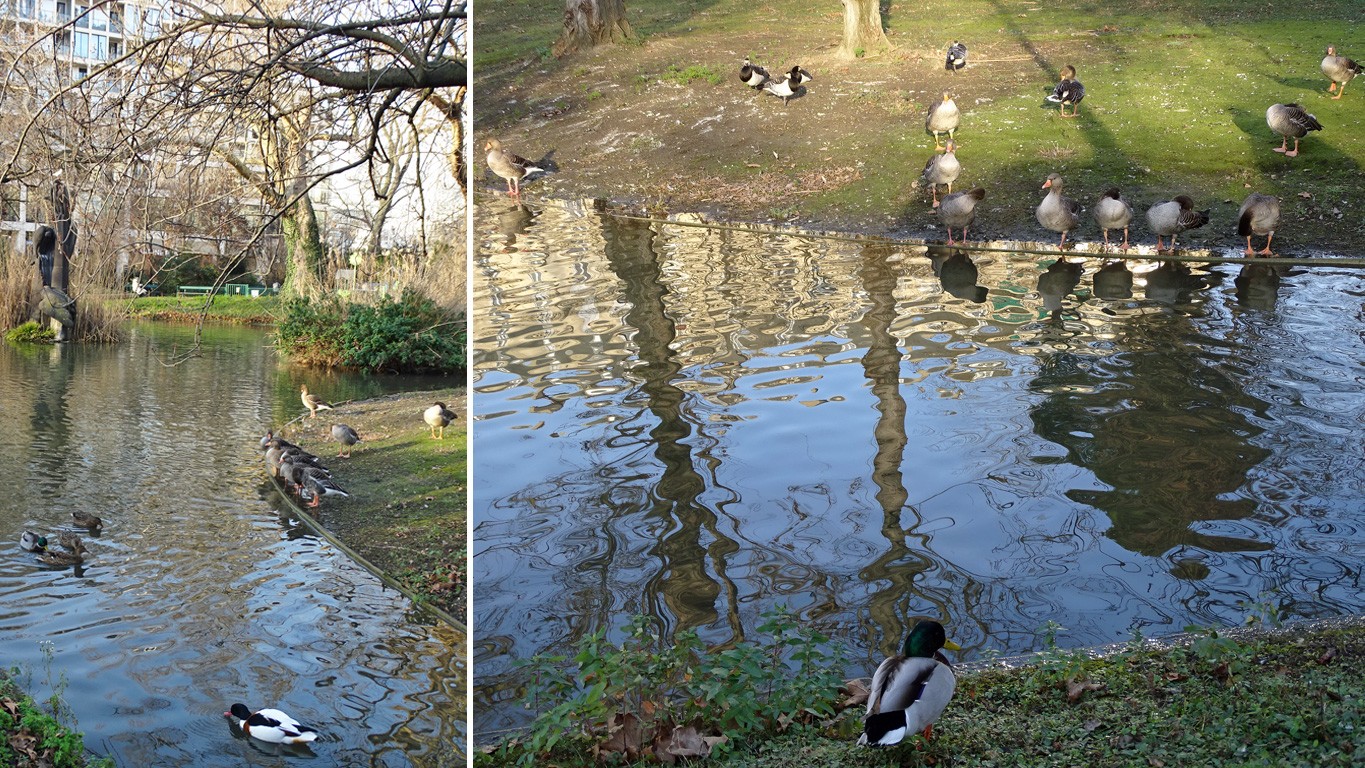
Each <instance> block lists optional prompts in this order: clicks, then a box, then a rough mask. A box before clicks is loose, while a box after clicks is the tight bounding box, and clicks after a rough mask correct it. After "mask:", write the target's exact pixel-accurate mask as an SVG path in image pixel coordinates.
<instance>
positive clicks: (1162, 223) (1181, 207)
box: [1147, 195, 1209, 253]
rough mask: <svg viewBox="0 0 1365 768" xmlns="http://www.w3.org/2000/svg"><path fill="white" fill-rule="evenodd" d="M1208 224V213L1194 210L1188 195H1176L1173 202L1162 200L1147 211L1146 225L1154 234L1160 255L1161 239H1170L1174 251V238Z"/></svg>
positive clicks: (1192, 202)
mask: <svg viewBox="0 0 1365 768" xmlns="http://www.w3.org/2000/svg"><path fill="white" fill-rule="evenodd" d="M1208 223H1209V212H1208V211H1196V210H1194V201H1193V200H1191V199H1190V198H1189V196H1188V195H1177V196H1176V198H1175V199H1174V200H1162V201H1161V202H1159V203H1157V204H1155V205H1153V206H1152V207H1151V208H1148V209H1147V225H1148V226H1150V227H1151V228H1152V231H1153V232H1155V233H1156V252H1157V253H1161V238H1162V237H1164V236H1169V237H1170V238H1171V250H1172V251H1174V250H1175V236H1176V235H1178V234H1180V233H1181V232H1184V231H1185V230H1187V229H1198V228H1200V227H1202V226H1204V225H1205V224H1208Z"/></svg>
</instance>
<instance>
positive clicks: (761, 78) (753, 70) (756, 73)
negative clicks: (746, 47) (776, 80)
mask: <svg viewBox="0 0 1365 768" xmlns="http://www.w3.org/2000/svg"><path fill="white" fill-rule="evenodd" d="M769 79H770V78H769V77H768V70H766V69H764V68H763V67H760V66H758V65H757V64H754V63H752V62H750V61H749V59H748V57H747V56H746V57H745V58H744V65H743V66H741V67H740V68H739V81H740V82H742V83H744V84H745V85H747V86H749V87H750V88H753V89H754V90H759V89H760V88H762V87H763V84H764V83H766V82H768V80H769Z"/></svg>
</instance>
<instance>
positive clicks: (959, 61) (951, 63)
mask: <svg viewBox="0 0 1365 768" xmlns="http://www.w3.org/2000/svg"><path fill="white" fill-rule="evenodd" d="M965 66H967V46H965V45H963V44H962V43H959V42H958V41H956V40H954V41H953V44H952V45H950V46H948V58H947V59H946V60H945V61H944V62H943V68H944V69H946V70H948V71H949V72H956V71H958V70H959V69H962V68H963V67H965Z"/></svg>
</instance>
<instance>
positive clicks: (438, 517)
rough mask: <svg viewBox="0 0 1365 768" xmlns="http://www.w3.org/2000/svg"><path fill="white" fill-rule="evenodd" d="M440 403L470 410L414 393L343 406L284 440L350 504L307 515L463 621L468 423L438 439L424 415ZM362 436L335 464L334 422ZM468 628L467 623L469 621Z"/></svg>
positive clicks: (454, 396)
mask: <svg viewBox="0 0 1365 768" xmlns="http://www.w3.org/2000/svg"><path fill="white" fill-rule="evenodd" d="M436 400H441V401H442V402H445V403H446V405H447V406H448V407H449V408H450V409H451V410H454V411H455V412H456V413H460V414H463V413H464V393H463V390H442V391H437V392H414V393H406V394H401V395H391V396H388V397H383V398H377V399H374V400H365V401H361V402H356V403H346V404H341V405H338V407H337V409H336V410H335V411H323V412H322V413H321V414H320V415H319V416H318V417H317V418H314V419H308V418H305V419H303V420H302V421H301V422H299V423H298V424H296V425H295V426H294V427H292V428H291V429H290V430H289V431H288V432H287V434H286V437H288V439H289V440H291V441H293V442H296V443H298V444H299V445H301V446H303V447H304V448H305V449H307V450H309V451H310V452H312V453H315V454H317V455H318V456H321V457H323V458H324V459H325V460H326V462H327V465H328V467H330V468H331V469H332V471H333V472H334V473H335V476H336V479H337V482H338V484H340V485H341V486H342V487H343V488H345V489H346V490H347V491H348V492H349V493H350V494H351V495H350V497H349V498H342V499H327V500H326V501H324V502H323V504H322V506H321V507H319V508H318V509H314V510H310V512H312V513H313V516H314V517H315V518H316V519H318V520H319V521H320V522H321V523H322V524H323V525H324V526H326V527H327V529H328V530H329V531H331V532H332V533H334V534H336V536H337V537H338V538H340V539H341V540H342V541H343V542H345V543H346V545H347V546H349V547H351V548H352V549H354V550H356V552H358V553H359V554H360V555H361V556H362V557H364V558H365V559H366V560H369V561H370V562H371V563H373V564H374V565H375V566H376V567H378V568H379V569H380V570H382V571H384V572H385V573H386V574H388V575H389V576H391V577H393V578H394V579H395V580H397V581H398V582H399V583H400V584H402V585H403V586H404V587H406V588H407V589H409V590H410V591H412V592H413V593H415V594H416V595H417V596H418V598H419V599H423V600H428V601H430V602H431V603H433V604H434V605H437V606H438V607H440V608H441V609H443V610H445V611H446V612H447V613H450V614H451V615H453V616H455V617H456V618H457V619H459V620H461V621H465V595H466V590H467V587H468V571H467V563H466V559H467V557H466V555H467V552H468V542H467V540H466V536H465V530H466V528H465V521H466V519H467V506H466V494H465V491H466V487H467V482H466V477H467V474H466V472H467V456H466V430H465V422H464V420H463V418H461V419H460V420H459V421H457V422H456V423H454V424H451V425H450V426H449V427H447V428H446V431H445V438H444V439H443V440H434V439H432V438H431V436H430V434H429V432H428V428H427V425H426V424H425V423H424V422H423V421H422V411H424V410H425V409H426V408H427V407H428V406H430V405H431V404H432V403H433V402H434V401H436ZM336 423H344V424H349V425H350V426H351V427H353V428H354V429H355V430H356V431H357V432H358V433H359V434H360V437H361V442H360V443H359V444H358V445H356V446H354V447H353V450H352V452H351V458H349V459H343V458H337V457H336V455H337V452H338V447H339V446H338V445H337V444H336V443H335V442H332V441H331V440H330V430H331V425H332V424H336ZM466 623H467V622H466Z"/></svg>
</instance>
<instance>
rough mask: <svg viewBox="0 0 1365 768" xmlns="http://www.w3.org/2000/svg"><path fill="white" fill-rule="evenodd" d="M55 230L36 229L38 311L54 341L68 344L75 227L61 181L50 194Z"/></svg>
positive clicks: (73, 328)
mask: <svg viewBox="0 0 1365 768" xmlns="http://www.w3.org/2000/svg"><path fill="white" fill-rule="evenodd" d="M48 199H49V202H51V203H52V219H53V224H54V225H55V226H54V227H39V228H38V241H37V243H36V247H37V249H38V271H39V272H40V273H41V274H42V278H43V290H42V295H41V297H40V298H39V300H38V311H39V312H41V313H42V314H44V315H46V316H47V317H48V320H49V322H50V323H51V325H52V329H53V330H54V331H56V332H57V341H69V340H70V339H71V338H72V337H73V336H74V335H75V331H76V300H75V299H72V298H71V297H70V295H69V292H70V290H71V282H70V281H71V277H70V272H71V256H72V254H74V253H75V252H76V226H75V225H74V224H72V223H71V196H70V195H69V194H67V191H66V185H65V184H63V183H62V181H61V179H58V180H56V181H54V182H52V192H51V194H50V195H49V198H48Z"/></svg>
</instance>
